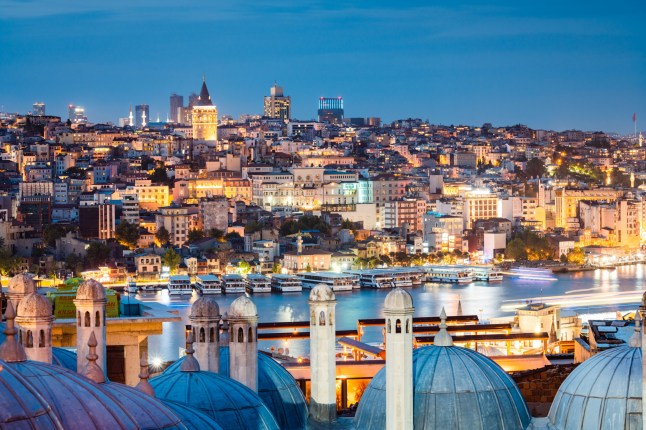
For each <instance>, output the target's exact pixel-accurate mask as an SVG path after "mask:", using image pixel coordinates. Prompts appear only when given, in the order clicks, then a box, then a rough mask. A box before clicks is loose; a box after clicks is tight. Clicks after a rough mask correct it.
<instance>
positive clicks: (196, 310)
mask: <svg viewBox="0 0 646 430" xmlns="http://www.w3.org/2000/svg"><path fill="white" fill-rule="evenodd" d="M190 317H191V318H211V319H216V320H219V319H220V306H218V302H216V301H215V299H214V298H212V297H208V296H202V297H200V298H199V299H197V300H196V301H195V303H193V305H192V306H191V315H190Z"/></svg>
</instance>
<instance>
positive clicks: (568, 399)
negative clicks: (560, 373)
mask: <svg viewBox="0 0 646 430" xmlns="http://www.w3.org/2000/svg"><path fill="white" fill-rule="evenodd" d="M642 419H643V418H642V350H641V348H640V347H632V346H619V347H615V348H610V349H609V350H607V351H603V352H600V353H598V354H596V355H594V356H592V357H591V358H589V359H587V360H586V361H584V362H583V363H581V364H580V365H579V366H578V367H577V368H576V369H574V371H572V373H570V376H568V377H567V378H566V379H565V381H563V383H562V384H561V387H560V388H559V390H558V392H557V393H556V397H555V398H554V402H553V403H552V407H551V408H550V412H549V420H550V424H551V425H552V426H553V427H552V428H553V429H556V430H564V429H568V430H570V429H571V430H579V429H581V430H583V429H599V430H601V429H604V430H605V429H608V430H610V429H629V428H631V429H632V428H639V429H641V428H642Z"/></svg>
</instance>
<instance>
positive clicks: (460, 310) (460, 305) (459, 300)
mask: <svg viewBox="0 0 646 430" xmlns="http://www.w3.org/2000/svg"><path fill="white" fill-rule="evenodd" d="M456 315H457V316H459V317H461V316H462V315H464V314H463V313H462V300H461V299H460V298H458V312H457V313H456Z"/></svg>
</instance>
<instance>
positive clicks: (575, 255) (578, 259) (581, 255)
mask: <svg viewBox="0 0 646 430" xmlns="http://www.w3.org/2000/svg"><path fill="white" fill-rule="evenodd" d="M585 261H586V258H585V252H583V249H581V248H578V247H577V248H573V249H570V251H569V252H568V253H567V262H568V263H570V264H585Z"/></svg>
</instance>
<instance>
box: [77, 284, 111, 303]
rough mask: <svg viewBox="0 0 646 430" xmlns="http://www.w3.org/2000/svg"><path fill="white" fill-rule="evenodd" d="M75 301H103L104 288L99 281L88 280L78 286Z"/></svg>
mask: <svg viewBox="0 0 646 430" xmlns="http://www.w3.org/2000/svg"><path fill="white" fill-rule="evenodd" d="M76 300H105V288H104V287H103V284H101V283H100V282H99V281H95V280H94V279H88V280H87V281H85V282H82V283H81V284H79V287H78V289H77V290H76Z"/></svg>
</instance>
